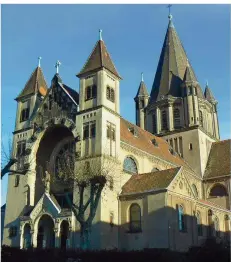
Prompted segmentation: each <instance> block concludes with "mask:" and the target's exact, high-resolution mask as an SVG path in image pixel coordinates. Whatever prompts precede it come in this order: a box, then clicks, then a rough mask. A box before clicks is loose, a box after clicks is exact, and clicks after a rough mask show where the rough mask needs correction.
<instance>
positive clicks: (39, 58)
mask: <svg viewBox="0 0 231 262" xmlns="http://www.w3.org/2000/svg"><path fill="white" fill-rule="evenodd" d="M41 59H42V57H41V56H39V57H38V67H40V62H41Z"/></svg>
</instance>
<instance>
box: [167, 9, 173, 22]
mask: <svg viewBox="0 0 231 262" xmlns="http://www.w3.org/2000/svg"><path fill="white" fill-rule="evenodd" d="M171 7H172V5H168V6H167V8H168V9H169V12H168V19H169V21H171V20H172V15H171Z"/></svg>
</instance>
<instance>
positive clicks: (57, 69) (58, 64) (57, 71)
mask: <svg viewBox="0 0 231 262" xmlns="http://www.w3.org/2000/svg"><path fill="white" fill-rule="evenodd" d="M60 65H61V62H60V61H59V60H57V61H56V64H55V67H56V74H58V73H59V67H60Z"/></svg>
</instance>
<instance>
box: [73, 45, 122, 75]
mask: <svg viewBox="0 0 231 262" xmlns="http://www.w3.org/2000/svg"><path fill="white" fill-rule="evenodd" d="M101 68H106V69H107V70H109V71H110V72H112V73H113V74H114V75H116V76H117V77H119V78H121V77H120V75H119V73H118V72H117V70H116V68H115V65H114V64H113V62H112V60H111V57H110V54H109V53H108V51H107V48H106V46H105V44H104V41H102V40H99V41H98V42H97V43H96V45H95V47H94V49H93V51H92V53H91V54H90V56H89V57H88V59H87V62H86V63H85V65H84V66H83V68H82V70H81V71H80V72H79V73H78V74H77V76H78V77H80V76H82V75H84V74H86V73H89V72H91V71H95V70H99V69H101Z"/></svg>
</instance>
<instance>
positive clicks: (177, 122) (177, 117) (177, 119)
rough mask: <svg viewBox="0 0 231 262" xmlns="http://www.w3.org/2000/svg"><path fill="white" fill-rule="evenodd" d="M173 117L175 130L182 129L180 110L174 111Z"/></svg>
mask: <svg viewBox="0 0 231 262" xmlns="http://www.w3.org/2000/svg"><path fill="white" fill-rule="evenodd" d="M173 117H174V128H179V127H180V110H179V109H178V108H175V109H174V111H173Z"/></svg>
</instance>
